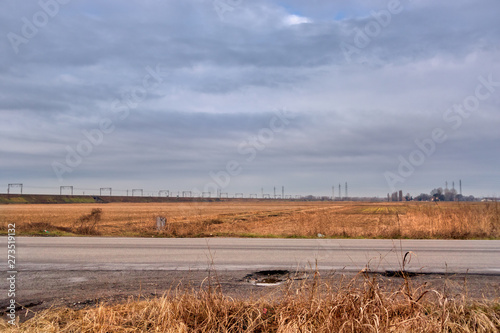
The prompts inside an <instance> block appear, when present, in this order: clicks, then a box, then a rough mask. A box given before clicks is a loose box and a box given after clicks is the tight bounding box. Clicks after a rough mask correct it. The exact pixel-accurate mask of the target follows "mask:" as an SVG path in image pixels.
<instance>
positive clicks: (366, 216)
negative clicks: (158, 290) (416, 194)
mask: <svg viewBox="0 0 500 333" xmlns="http://www.w3.org/2000/svg"><path fill="white" fill-rule="evenodd" d="M95 208H100V209H102V219H101V221H100V222H99V224H98V225H97V226H96V229H97V231H96V232H95V233H98V234H100V235H103V236H149V237H151V236H158V237H202V236H207V237H209V236H239V237H316V236H317V235H318V234H322V235H324V236H326V237H355V238H358V237H359V238H362V237H363V238H443V239H479V238H481V239H498V238H500V204H499V203H498V202H491V203H456V202H450V203H439V204H435V203H416V202H412V203H356V202H283V201H274V200H269V201H238V202H234V201H233V202H231V201H230V202H211V203H109V204H54V205H3V206H2V207H1V215H0V232H4V233H5V232H6V230H7V224H8V223H16V229H17V232H18V233H20V234H46V235H71V234H81V233H80V232H78V230H77V228H75V222H76V221H79V220H80V219H81V218H82V217H84V216H85V215H88V214H90V213H91V211H92V209H95ZM156 216H165V217H167V225H166V228H165V230H163V231H156V229H155V219H156Z"/></svg>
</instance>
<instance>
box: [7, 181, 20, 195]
mask: <svg viewBox="0 0 500 333" xmlns="http://www.w3.org/2000/svg"><path fill="white" fill-rule="evenodd" d="M15 187H17V188H20V189H21V194H23V184H20V183H18V184H9V185H8V186H7V194H10V189H11V188H15Z"/></svg>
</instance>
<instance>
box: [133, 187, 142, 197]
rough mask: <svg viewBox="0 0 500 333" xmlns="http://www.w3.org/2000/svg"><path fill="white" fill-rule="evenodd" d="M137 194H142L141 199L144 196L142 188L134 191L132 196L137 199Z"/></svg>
mask: <svg viewBox="0 0 500 333" xmlns="http://www.w3.org/2000/svg"><path fill="white" fill-rule="evenodd" d="M135 193H140V194H141V197H142V196H143V195H144V190H143V189H142V188H136V189H133V190H132V196H133V197H135Z"/></svg>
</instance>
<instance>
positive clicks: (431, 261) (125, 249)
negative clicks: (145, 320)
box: [0, 237, 500, 275]
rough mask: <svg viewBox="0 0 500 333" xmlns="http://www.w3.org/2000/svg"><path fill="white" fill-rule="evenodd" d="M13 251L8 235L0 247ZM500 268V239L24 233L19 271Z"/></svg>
mask: <svg viewBox="0 0 500 333" xmlns="http://www.w3.org/2000/svg"><path fill="white" fill-rule="evenodd" d="M2 248H3V249H4V251H5V253H7V239H6V237H0V249H2ZM408 251H411V255H409V257H411V260H410V262H409V263H407V264H406V265H405V269H406V270H408V271H414V272H422V273H466V272H469V273H478V274H493V275H500V241H483V240H477V241H476V240H473V241H462V240H401V241H400V240H378V239H377V240H372V239H368V240H365V239H245V238H209V239H201V238H196V239H188V238H184V239H182V238H181V239H179V238H177V239H169V238H163V239H157V238H101V237H98V238H95V237H92V238H90V237H89V238H86V237H57V238H56V237H54V238H53V237H46V238H41V237H18V238H16V264H17V270H18V271H64V270H71V271H79V270H81V271H89V270H93V271H110V270H111V271H114V270H115V271H127V270H129V271H137V270H205V269H207V268H208V267H209V266H210V265H211V264H212V265H213V267H214V268H215V269H217V270H249V269H250V270H257V269H260V270H262V269H289V270H290V269H292V270H293V269H304V268H314V267H315V265H316V264H317V267H318V269H321V270H345V271H359V270H361V269H363V268H365V267H367V265H368V266H369V268H370V269H371V270H373V271H385V270H399V269H401V267H402V264H401V263H402V257H403V256H404V254H405V253H406V252H408Z"/></svg>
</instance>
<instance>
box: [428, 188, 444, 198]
mask: <svg viewBox="0 0 500 333" xmlns="http://www.w3.org/2000/svg"><path fill="white" fill-rule="evenodd" d="M431 195H432V198H433V200H434V201H445V197H444V194H443V188H442V187H438V188H435V189H433V190H432V191H431Z"/></svg>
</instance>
